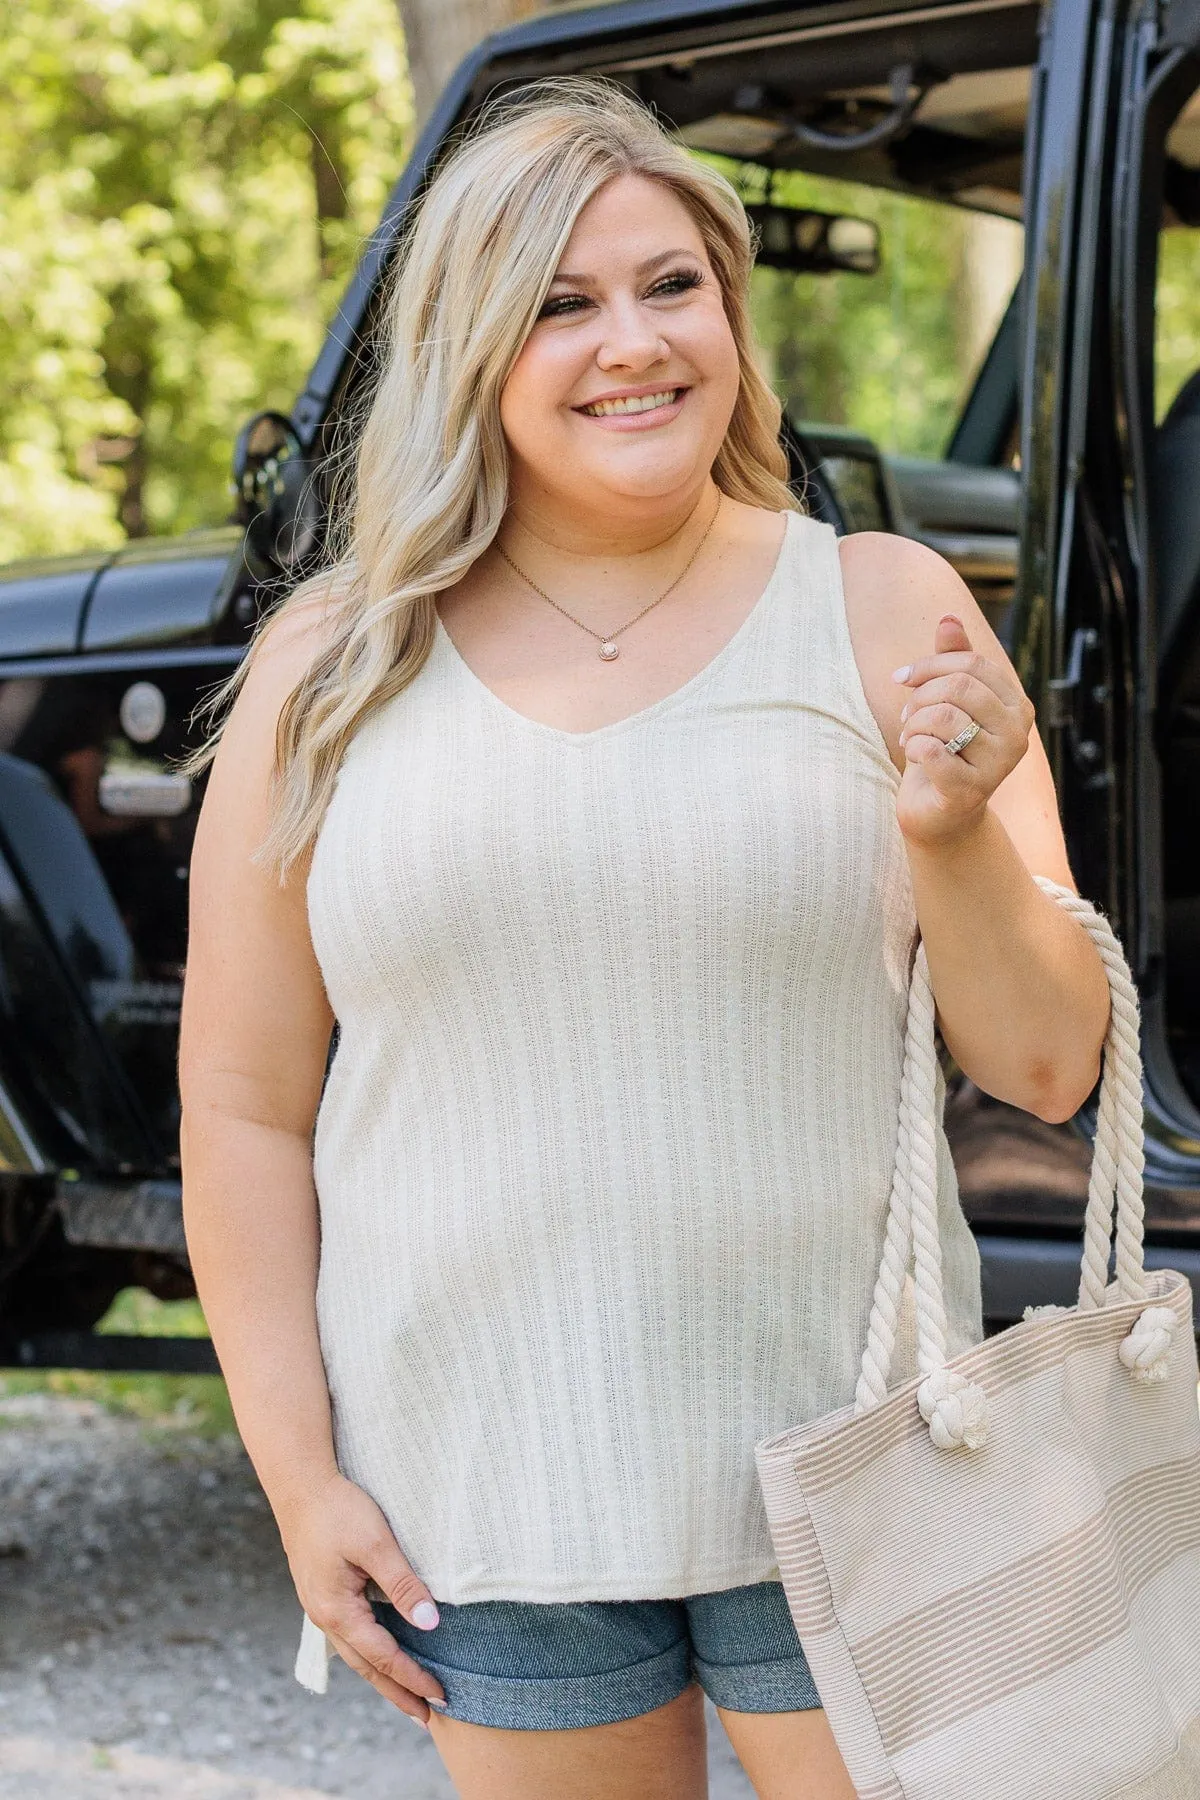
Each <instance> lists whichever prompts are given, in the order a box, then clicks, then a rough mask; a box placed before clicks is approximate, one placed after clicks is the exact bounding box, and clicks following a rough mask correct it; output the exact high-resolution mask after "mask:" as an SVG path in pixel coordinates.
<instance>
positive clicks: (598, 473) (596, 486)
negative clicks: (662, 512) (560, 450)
mask: <svg viewBox="0 0 1200 1800" xmlns="http://www.w3.org/2000/svg"><path fill="white" fill-rule="evenodd" d="M712 461H713V459H712V458H711V457H710V458H708V459H707V460H705V458H704V457H703V456H695V455H692V456H679V457H676V456H671V457H663V456H661V455H660V456H653V457H652V456H647V457H645V458H641V457H638V458H633V457H630V458H628V459H626V458H623V457H615V458H614V459H613V460H612V461H611V462H609V461H607V460H604V461H598V460H596V459H589V460H587V461H585V460H584V459H583V458H582V457H573V458H571V459H570V460H569V461H566V462H565V463H564V464H563V465H561V466H560V469H559V470H556V471H555V473H556V474H559V475H560V476H561V467H563V466H565V467H567V468H569V469H570V470H571V476H572V480H571V488H572V490H573V495H577V496H578V498H579V500H580V502H581V503H582V504H583V505H585V506H595V504H596V502H597V501H598V500H599V499H600V498H601V496H602V495H604V494H610V495H611V496H612V498H613V499H614V500H626V501H631V500H632V501H636V500H668V499H670V498H671V497H672V495H675V494H678V493H679V492H680V491H681V490H683V489H687V488H690V487H695V486H696V485H697V483H698V482H700V481H702V480H703V478H704V476H705V474H706V473H707V471H708V470H709V469H710V468H711V466H712Z"/></svg>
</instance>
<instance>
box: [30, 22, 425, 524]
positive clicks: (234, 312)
mask: <svg viewBox="0 0 1200 1800" xmlns="http://www.w3.org/2000/svg"><path fill="white" fill-rule="evenodd" d="M0 93H3V95H4V105H3V107H2V108H0V559H3V558H6V557H13V556H17V555H24V554H31V553H41V552H57V551H67V550H72V549H75V548H78V547H80V546H82V545H91V544H96V543H100V544H112V543H116V542H119V541H121V539H122V538H124V537H125V536H126V535H135V536H136V535H141V534H143V533H145V532H147V531H165V530H181V529H186V528H187V527H189V526H192V525H197V524H201V523H211V522H213V521H214V520H220V519H221V518H223V517H224V516H225V515H226V514H227V512H228V510H229V501H228V495H227V492H226V482H227V478H228V463H229V451H230V445H231V443H232V439H233V436H234V434H235V432H236V429H237V426H238V424H239V422H240V421H241V419H242V418H243V417H244V416H245V414H246V413H248V412H249V411H251V410H252V409H253V408H255V407H257V406H280V407H283V408H284V409H285V410H286V408H287V407H288V406H289V405H290V404H291V402H292V400H293V399H294V397H295V392H296V387H297V383H298V381H299V380H301V379H302V378H303V374H304V372H305V369H306V367H307V365H308V363H309V361H310V360H311V358H312V357H313V355H314V354H315V352H316V350H317V348H318V346H319V343H320V339H321V332H322V329H323V325H324V322H325V320H326V319H327V317H328V315H329V313H330V312H331V310H332V308H333V306H334V305H335V303H336V299H337V295H338V293H339V291H340V288H341V286H342V283H343V282H344V280H345V278H346V276H347V275H348V274H349V271H350V269H351V267H352V266H353V263H354V260H355V256H356V254H357V251H358V248H359V245H360V243H361V241H362V238H363V237H364V235H365V234H367V233H368V232H369V231H370V229H371V227H372V226H373V224H374V222H375V220H376V218H377V216H378V213H379V210H380V208H381V206H382V203H383V200H384V197H385V195H386V192H387V189H388V187H389V186H390V184H391V182H392V180H393V179H394V177H395V173H396V170H397V169H398V168H399V166H400V164H401V163H402V161H403V158H404V153H405V147H406V144H407V142H408V135H409V131H410V121H411V117H412V97H411V92H410V88H409V82H408V76H407V70H406V65H405V60H404V44H403V35H402V32H401V28H400V21H399V18H398V16H397V12H396V7H395V3H394V0H22V3H21V5H20V6H19V7H17V6H11V7H8V8H6V9H5V29H4V32H3V34H0Z"/></svg>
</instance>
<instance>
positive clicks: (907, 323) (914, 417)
mask: <svg viewBox="0 0 1200 1800" xmlns="http://www.w3.org/2000/svg"><path fill="white" fill-rule="evenodd" d="M774 198H775V199H776V200H779V201H782V202H785V203H788V204H791V205H796V206H811V207H815V208H817V209H819V210H820V211H823V212H834V213H849V214H852V215H855V216H857V217H860V218H867V219H873V220H874V221H875V222H876V223H877V224H878V226H879V229H880V236H881V246H880V248H881V260H880V267H879V270H878V273H877V274H874V275H860V274H850V273H840V274H833V275H793V274H790V273H788V272H786V271H784V270H780V269H767V268H759V269H756V270H755V272H754V278H753V300H754V316H755V324H756V326H757V329H758V333H759V337H760V340H761V342H762V345H763V349H764V351H765V353H766V357H767V364H768V369H767V372H768V375H769V377H770V379H771V381H772V384H773V386H774V387H775V390H776V392H777V393H778V394H779V395H780V396H781V397H782V398H783V400H784V402H785V404H786V405H787V407H788V410H789V412H790V414H791V416H792V418H793V419H794V420H801V419H807V420H813V421H820V422H821V423H823V424H827V425H843V426H847V427H850V428H851V429H853V430H855V431H860V432H862V433H863V434H864V435H865V436H867V437H869V438H871V439H872V440H873V441H874V442H875V443H876V444H877V445H878V446H879V448H880V449H881V450H884V451H886V452H890V453H891V454H893V455H900V456H920V457H932V458H940V457H944V456H945V454H946V449H947V446H948V444H949V442H950V439H951V436H952V435H953V432H954V427H955V425H956V424H957V422H958V419H959V415H960V414H961V412H962V410H963V407H964V405H965V403H966V400H967V398H968V396H969V394H970V392H971V389H972V386H973V385H974V382H975V378H976V375H977V374H978V372H979V368H980V365H981V363H982V361H983V358H984V356H985V354H986V352H987V349H988V346H989V345H990V343H991V341H992V338H993V337H994V336H995V333H996V330H997V327H998V326H999V324H1000V321H1001V319H1002V318H1003V316H1004V311H1005V308H1006V307H1007V305H1008V302H1009V300H1010V299H1011V297H1012V293H1013V290H1014V288H1015V287H1016V285H1017V280H1018V277H1019V276H1020V273H1021V262H1022V257H1023V253H1024V232H1023V229H1022V227H1021V225H1020V224H1019V222H1018V221H1017V220H1015V219H1009V218H1001V217H998V216H997V215H996V214H994V213H984V212H974V211H970V210H968V209H966V208H964V207H961V206H950V205H946V204H944V203H942V202H940V201H936V200H925V199H914V198H910V197H909V196H907V195H904V194H896V193H891V192H888V191H887V190H884V189H880V188H872V187H868V186H865V185H863V184H861V183H857V182H846V181H832V180H829V179H827V178H825V177H820V176H813V175H807V174H785V175H780V176H777V177H776V182H775V188H774Z"/></svg>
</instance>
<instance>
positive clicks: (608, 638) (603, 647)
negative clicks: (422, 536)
mask: <svg viewBox="0 0 1200 1800" xmlns="http://www.w3.org/2000/svg"><path fill="white" fill-rule="evenodd" d="M720 510H721V494H720V492H719V491H718V493H717V504H716V506H715V507H714V508H713V516H712V518H711V519H710V520H709V521H708V524H707V525H706V526H705V527H704V531H703V533H702V535H701V537H700V540H699V542H698V543H697V545H696V548H695V549H694V550H693V551H692V554H691V555H690V556H689V557H688V559H687V561H686V562H685V563H684V565H683V567H682V569H680V571H679V573H678V575H677V576H676V577H675V579H674V581H673V582H672V583H671V585H670V587H669V588H664V589H663V591H662V593H661V594H660V595H659V596H658V599H657V600H652V601H651V602H650V605H649V606H643V608H642V610H641V612H639V613H634V615H633V617H632V619H627V620H626V621H625V623H624V625H618V627H617V629H616V630H615V631H608V632H604V631H593V629H592V627H591V626H590V625H586V624H585V623H584V621H583V620H582V619H577V618H576V617H575V614H574V613H569V612H568V611H567V609H566V607H565V606H560V605H559V604H558V601H557V600H554V599H552V598H551V596H550V595H549V594H548V593H547V592H546V590H545V588H541V587H539V586H538V584H537V582H536V581H535V580H534V579H533V577H532V576H531V575H527V574H526V573H525V571H524V569H522V568H519V567H518V566H517V564H516V563H515V562H514V561H513V559H512V557H511V556H510V555H509V554H508V552H507V551H506V550H505V549H503V548H502V546H501V545H500V544H499V543H497V544H496V549H497V550H498V551H499V552H500V555H501V556H502V557H503V558H504V560H505V562H506V563H507V564H508V566H509V568H510V569H511V570H512V571H513V574H514V575H519V576H520V577H521V580H522V581H523V582H524V583H525V584H526V586H527V587H531V588H532V589H533V591H534V593H535V594H540V595H541V596H542V599H543V600H549V601H550V605H551V606H552V607H553V608H554V610H555V612H560V613H561V614H562V615H563V618H564V619H570V621H571V623H572V625H578V627H579V629H580V630H581V631H586V632H587V634H588V636H589V637H594V638H598V639H599V642H600V650H599V655H600V659H601V661H602V662H612V661H613V660H614V659H615V658H616V657H618V656H619V655H620V654H621V651H620V647H619V645H618V644H617V643H616V642H615V639H617V638H619V637H620V635H621V633H622V632H623V631H628V630H629V627H630V626H631V625H636V624H637V622H638V620H639V619H644V618H645V616H646V614H647V613H648V612H650V611H652V610H653V608H654V607H656V606H661V605H662V603H663V601H664V600H665V599H666V598H667V595H668V594H673V593H674V591H675V589H676V588H677V587H678V586H679V584H680V582H681V581H682V580H683V578H684V576H685V575H686V574H687V572H688V570H689V569H690V568H691V566H692V564H693V563H694V562H695V560H696V558H697V557H698V556H699V554H700V552H701V550H703V548H704V545H705V543H706V541H707V539H708V534H709V532H710V531H711V530H712V528H713V526H714V525H715V524H716V522H717V514H718V513H719V512H720Z"/></svg>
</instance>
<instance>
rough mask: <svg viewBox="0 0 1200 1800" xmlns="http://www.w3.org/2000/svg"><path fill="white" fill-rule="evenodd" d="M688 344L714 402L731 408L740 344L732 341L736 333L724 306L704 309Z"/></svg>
mask: <svg viewBox="0 0 1200 1800" xmlns="http://www.w3.org/2000/svg"><path fill="white" fill-rule="evenodd" d="M689 348H690V354H691V358H692V360H693V362H694V363H695V365H696V368H697V369H698V370H699V371H700V372H701V374H702V375H703V376H704V378H705V383H706V385H707V386H708V388H709V390H710V393H711V396H712V400H713V403H714V405H715V404H717V402H718V400H719V403H720V404H721V405H722V406H728V408H729V410H730V411H732V410H733V404H734V401H735V400H736V398H737V391H738V383H739V381H740V379H741V371H740V369H739V367H738V354H737V345H736V344H735V343H734V341H733V333H732V332H731V331H730V329H729V321H728V319H726V317H725V312H724V309H723V308H722V309H721V310H720V311H719V312H717V313H716V314H713V313H705V314H703V315H701V316H700V317H698V318H697V320H696V331H695V336H694V338H693V341H692V343H691V345H690V347H689Z"/></svg>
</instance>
